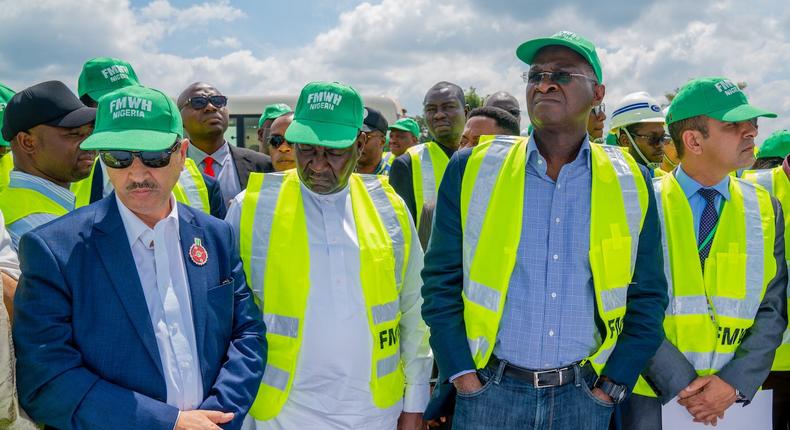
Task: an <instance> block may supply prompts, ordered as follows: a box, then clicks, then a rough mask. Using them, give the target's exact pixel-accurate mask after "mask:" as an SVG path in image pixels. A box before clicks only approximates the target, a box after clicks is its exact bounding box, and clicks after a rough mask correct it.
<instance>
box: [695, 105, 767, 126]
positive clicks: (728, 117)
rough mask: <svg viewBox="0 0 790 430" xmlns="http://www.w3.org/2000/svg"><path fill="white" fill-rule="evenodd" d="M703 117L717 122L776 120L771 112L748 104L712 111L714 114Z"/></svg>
mask: <svg viewBox="0 0 790 430" xmlns="http://www.w3.org/2000/svg"><path fill="white" fill-rule="evenodd" d="M705 115H706V116H709V117H711V118H713V119H717V120H719V121H724V122H739V121H748V120H750V119H754V118H758V117H765V118H776V116H777V115H776V114H775V113H773V112H768V111H765V110H762V109H759V108H756V107H754V106H752V105H749V104H743V105H739V106H736V107H734V108H727V109H722V110H718V111H714V112H710V113H706V114H705Z"/></svg>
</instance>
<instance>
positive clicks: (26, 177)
mask: <svg viewBox="0 0 790 430" xmlns="http://www.w3.org/2000/svg"><path fill="white" fill-rule="evenodd" d="M8 187H9V188H27V189H30V190H33V191H37V192H39V193H41V194H43V195H45V196H47V197H48V198H50V199H52V200H53V201H55V203H57V204H59V205H60V206H62V207H63V208H64V209H66V210H68V211H69V212H71V211H73V210H74V202H75V201H76V197H75V196H74V193H72V192H71V190H69V189H67V188H63V187H61V186H60V185H58V184H56V183H54V182H52V181H49V180H46V179H44V178H41V177H38V176H34V175H30V174H27V173H25V172H20V171H18V170H12V171H11V173H10V174H9V181H8Z"/></svg>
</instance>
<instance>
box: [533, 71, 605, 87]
mask: <svg viewBox="0 0 790 430" xmlns="http://www.w3.org/2000/svg"><path fill="white" fill-rule="evenodd" d="M544 78H548V79H549V81H550V82H554V83H556V84H560V85H567V84H569V83H570V82H571V81H572V80H573V78H582V79H587V80H589V81H592V82H597V81H596V80H595V79H593V78H591V77H589V76H587V75H582V74H581V73H571V72H564V71H558V72H524V73H522V74H521V79H523V80H524V83H527V84H530V85H537V84H539V83H541V82H542V81H543V79H544Z"/></svg>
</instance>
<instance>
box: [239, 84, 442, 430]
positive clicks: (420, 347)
mask: <svg viewBox="0 0 790 430" xmlns="http://www.w3.org/2000/svg"><path fill="white" fill-rule="evenodd" d="M362 116H363V104H362V100H361V97H360V96H359V94H358V93H357V92H356V90H354V89H353V88H351V87H348V86H345V85H342V84H338V83H323V82H313V83H310V84H308V85H307V86H306V87H305V88H304V89H303V90H302V93H301V96H300V98H299V101H298V103H297V106H296V110H295V113H294V119H293V122H292V124H291V125H290V126H289V127H288V130H287V131H286V135H285V138H286V139H287V140H288V141H289V142H293V145H294V149H295V153H296V165H297V167H296V169H295V170H291V171H288V172H285V173H283V174H253V175H251V176H250V183H249V186H248V187H247V190H246V191H245V192H244V193H242V194H240V195H238V196H237V197H236V198H235V199H234V201H233V203H232V204H231V207H230V208H229V211H228V216H227V218H226V220H228V221H229V222H230V224H231V225H232V226H233V228H234V231H235V232H236V237H237V242H238V243H239V247H240V254H241V256H242V261H243V262H244V264H245V272H247V273H249V276H248V285H250V288H252V290H253V292H254V294H255V296H256V298H257V300H258V303H259V304H261V305H262V310H263V315H264V321H266V323H267V341H268V343H269V354H268V357H267V367H266V370H265V371H264V377H263V381H262V384H261V388H260V390H259V391H258V397H257V399H256V401H255V403H254V404H253V406H252V408H251V409H250V416H251V417H252V418H254V420H253V419H250V418H248V421H249V422H248V423H247V425H248V428H257V429H319V428H320V429H349V428H355V429H356V428H374V429H382V430H384V429H395V428H396V427H398V428H401V429H417V428H421V425H422V412H423V411H424V409H425V406H426V405H427V402H428V398H429V386H428V379H429V377H430V372H431V365H432V357H431V352H430V348H429V346H428V342H427V335H428V333H427V328H426V326H425V323H424V322H423V321H422V317H421V315H420V305H421V303H422V298H421V297H420V286H421V283H420V278H419V273H420V270H421V269H422V249H421V248H420V245H419V241H418V239H417V234H416V231H415V228H414V224H413V222H412V221H411V218H409V215H408V210H407V209H406V206H405V204H404V203H403V201H402V200H401V199H400V198H399V197H398V196H397V194H395V192H394V190H393V189H392V188H391V187H390V186H389V184H388V183H387V182H386V179H381V178H379V177H377V176H374V175H357V174H352V172H353V171H354V168H355V166H356V162H357V159H358V158H359V154H360V151H361V148H362V146H363V145H364V143H365V142H364V141H365V134H364V133H362V132H361V128H362ZM264 281H265V285H264ZM253 421H254V422H253Z"/></svg>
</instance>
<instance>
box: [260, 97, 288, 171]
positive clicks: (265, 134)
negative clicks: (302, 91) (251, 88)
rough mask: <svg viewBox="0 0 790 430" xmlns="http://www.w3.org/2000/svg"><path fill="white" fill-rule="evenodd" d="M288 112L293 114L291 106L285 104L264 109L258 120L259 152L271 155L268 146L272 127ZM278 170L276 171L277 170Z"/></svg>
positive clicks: (272, 105) (277, 104)
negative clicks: (275, 121)
mask: <svg viewBox="0 0 790 430" xmlns="http://www.w3.org/2000/svg"><path fill="white" fill-rule="evenodd" d="M288 112H293V109H291V107H290V106H288V105H287V104H285V103H275V104H271V105H268V106H266V107H265V108H263V113H262V114H261V118H260V119H259V120H258V151H259V152H262V153H264V154H269V155H271V154H270V152H269V151H270V150H271V149H270V148H269V145H268V141H269V135H270V134H271V131H272V130H271V127H272V124H273V123H274V120H275V119H277V118H279V117H281V116H283V115H285V114H287V113H288ZM275 170H276V169H275Z"/></svg>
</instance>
